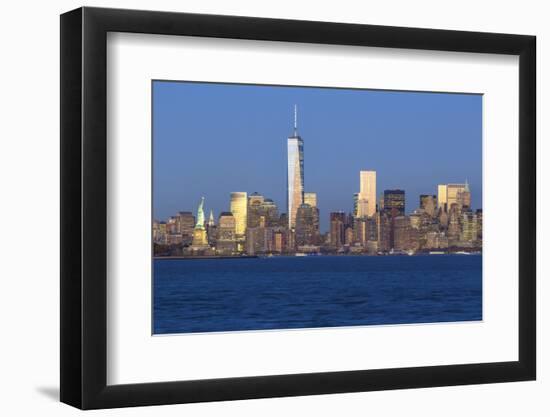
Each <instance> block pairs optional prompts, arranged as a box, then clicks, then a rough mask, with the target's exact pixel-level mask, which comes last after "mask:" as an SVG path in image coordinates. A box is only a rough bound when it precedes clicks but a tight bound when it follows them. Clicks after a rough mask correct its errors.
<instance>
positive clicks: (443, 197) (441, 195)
mask: <svg viewBox="0 0 550 417" xmlns="http://www.w3.org/2000/svg"><path fill="white" fill-rule="evenodd" d="M437 208H439V209H441V210H443V211H447V185H446V184H439V185H438V186H437Z"/></svg>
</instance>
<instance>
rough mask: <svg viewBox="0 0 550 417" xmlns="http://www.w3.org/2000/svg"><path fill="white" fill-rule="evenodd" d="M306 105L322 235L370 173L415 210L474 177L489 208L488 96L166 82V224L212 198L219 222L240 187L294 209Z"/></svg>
mask: <svg viewBox="0 0 550 417" xmlns="http://www.w3.org/2000/svg"><path fill="white" fill-rule="evenodd" d="M294 104H297V105H298V131H299V134H300V135H301V136H302V139H303V140H304V160H305V163H304V166H305V168H304V170H305V175H304V177H305V190H306V191H311V192H316V193H317V198H318V206H319V209H320V213H321V229H322V231H326V230H327V227H328V217H329V213H330V212H331V211H338V210H344V211H347V212H350V211H351V210H352V207H353V193H355V192H357V191H358V190H359V171H360V170H375V171H376V172H377V194H378V195H380V193H382V192H383V190H385V189H394V188H399V189H403V190H405V195H406V210H407V212H411V211H412V210H414V209H415V208H417V207H418V200H419V195H420V194H437V184H443V183H452V182H464V180H465V179H467V180H468V182H469V183H470V188H471V191H472V207H473V208H481V201H482V200H481V195H482V194H481V192H482V190H481V185H482V165H481V161H482V152H481V151H482V96H480V95H468V94H445V93H416V92H395V91H375V90H350V89H333V88H307V87H305V88H304V87H278V86H257V85H235V84H208V83H187V82H166V81H154V82H153V215H154V217H155V218H156V219H161V220H164V219H166V218H168V217H169V216H170V215H173V214H175V213H176V212H177V211H193V212H195V211H196V209H197V205H198V202H199V200H200V197H201V196H204V197H205V207H206V209H207V214H208V212H209V211H210V209H213V211H214V215H215V217H216V218H217V216H218V215H219V213H220V212H221V211H227V210H228V209H229V194H230V192H232V191H246V192H248V193H252V192H254V191H257V192H259V193H260V194H262V195H265V196H266V197H268V198H272V199H273V200H274V201H275V202H276V203H277V205H278V207H279V211H280V212H285V211H286V207H285V205H286V197H285V196H286V194H285V193H286V139H287V137H288V136H289V135H290V134H291V133H292V126H293V117H294V116H293V111H294V110H293V108H294Z"/></svg>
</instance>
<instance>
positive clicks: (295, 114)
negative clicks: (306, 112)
mask: <svg viewBox="0 0 550 417" xmlns="http://www.w3.org/2000/svg"><path fill="white" fill-rule="evenodd" d="M294 136H298V105H297V104H295V105H294Z"/></svg>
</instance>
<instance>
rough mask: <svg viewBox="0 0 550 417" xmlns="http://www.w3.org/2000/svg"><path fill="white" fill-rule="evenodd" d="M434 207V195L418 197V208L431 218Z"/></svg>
mask: <svg viewBox="0 0 550 417" xmlns="http://www.w3.org/2000/svg"><path fill="white" fill-rule="evenodd" d="M436 205H437V197H436V196H435V195H427V194H421V195H420V208H421V209H423V210H424V211H425V212H426V213H427V214H428V215H430V216H431V217H433V216H435V208H436Z"/></svg>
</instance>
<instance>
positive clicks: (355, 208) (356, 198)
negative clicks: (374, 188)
mask: <svg viewBox="0 0 550 417" xmlns="http://www.w3.org/2000/svg"><path fill="white" fill-rule="evenodd" d="M353 215H354V216H355V217H359V193H353Z"/></svg>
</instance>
